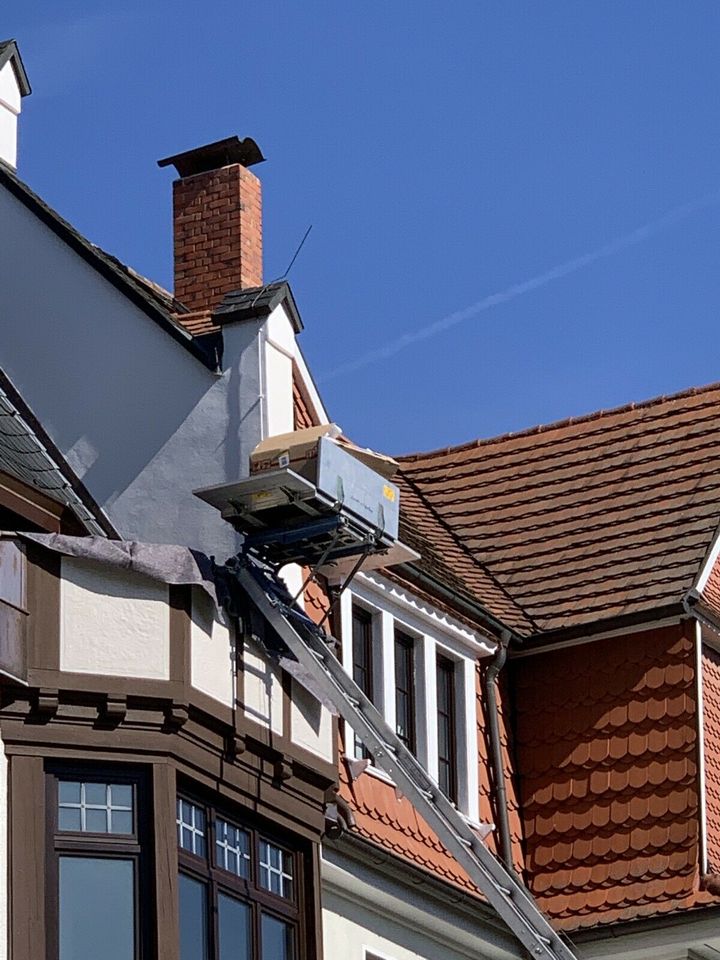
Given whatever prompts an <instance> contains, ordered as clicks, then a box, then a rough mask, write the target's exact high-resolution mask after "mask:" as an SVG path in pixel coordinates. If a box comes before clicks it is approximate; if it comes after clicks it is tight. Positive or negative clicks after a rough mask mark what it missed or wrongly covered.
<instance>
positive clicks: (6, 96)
mask: <svg viewBox="0 0 720 960" xmlns="http://www.w3.org/2000/svg"><path fill="white" fill-rule="evenodd" d="M29 93H30V84H29V82H28V78H27V74H26V73H25V67H23V62H22V60H21V59H20V51H19V50H18V48H17V44H16V43H15V41H14V40H0V160H2V161H4V162H5V163H8V164H10V166H11V167H16V166H17V125H18V117H19V116H20V109H21V103H22V98H23V97H27V96H28V94H29Z"/></svg>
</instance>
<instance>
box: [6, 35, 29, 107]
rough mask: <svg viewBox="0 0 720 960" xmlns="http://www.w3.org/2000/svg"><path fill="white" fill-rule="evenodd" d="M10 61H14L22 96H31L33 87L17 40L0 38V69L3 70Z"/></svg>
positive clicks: (13, 64) (16, 77)
mask: <svg viewBox="0 0 720 960" xmlns="http://www.w3.org/2000/svg"><path fill="white" fill-rule="evenodd" d="M8 61H10V62H11V63H12V66H13V70H14V71H15V79H16V80H17V85H18V89H19V91H20V96H21V97H27V96H29V95H30V94H31V93H32V88H31V86H30V81H29V80H28V75H27V73H25V67H24V66H23V62H22V58H21V56H20V51H19V50H18V45H17V41H15V40H0V70H2V68H3V67H4V66H5V64H6V63H7V62H8Z"/></svg>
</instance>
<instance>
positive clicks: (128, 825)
mask: <svg viewBox="0 0 720 960" xmlns="http://www.w3.org/2000/svg"><path fill="white" fill-rule="evenodd" d="M132 832H133V822H132V814H131V813H124V812H122V811H120V810H113V811H112V826H111V828H110V833H132Z"/></svg>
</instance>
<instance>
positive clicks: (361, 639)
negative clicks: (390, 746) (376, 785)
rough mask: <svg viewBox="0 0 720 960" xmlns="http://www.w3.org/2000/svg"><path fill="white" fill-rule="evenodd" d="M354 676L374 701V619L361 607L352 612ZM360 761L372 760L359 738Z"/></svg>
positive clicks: (357, 739)
mask: <svg viewBox="0 0 720 960" xmlns="http://www.w3.org/2000/svg"><path fill="white" fill-rule="evenodd" d="M352 661H353V665H352V676H353V680H354V681H355V683H356V684H357V685H358V686H359V687H360V689H361V690H362V692H363V693H364V694H365V696H367V697H369V698H370V700H372V699H373V649H372V617H371V616H370V614H369V613H367V612H366V611H365V610H363V609H361V608H360V607H353V611H352ZM353 752H354V754H355V757H357V758H358V759H368V760H369V759H371V757H370V754H369V752H368V750H367V749H366V748H365V746H364V745H363V743H362V741H361V740H360V738H359V737H357V736H356V737H355V742H354V750H353Z"/></svg>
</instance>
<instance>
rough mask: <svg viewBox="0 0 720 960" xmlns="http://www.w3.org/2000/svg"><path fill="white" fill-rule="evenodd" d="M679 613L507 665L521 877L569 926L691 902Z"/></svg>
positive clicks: (687, 652)
mask: <svg viewBox="0 0 720 960" xmlns="http://www.w3.org/2000/svg"><path fill="white" fill-rule="evenodd" d="M692 629H693V628H692V626H691V625H689V624H688V623H687V622H686V623H684V624H681V625H679V626H674V627H665V628H663V629H658V630H649V631H645V632H642V633H635V634H633V635H632V637H630V638H628V637H615V638H609V639H603V640H597V641H595V642H593V643H589V644H583V645H579V646H574V647H571V648H565V649H563V650H555V651H551V652H547V653H544V654H540V655H536V656H531V657H527V658H522V659H519V660H515V661H513V662H512V663H511V669H512V672H513V679H514V683H515V703H516V731H517V739H516V748H517V759H518V764H517V769H518V770H519V772H520V793H521V802H522V809H523V819H524V825H525V845H526V864H527V869H528V877H529V882H530V888H531V890H532V892H533V894H534V895H535V896H536V898H537V900H538V903H539V904H540V906H541V907H542V908H543V909H544V910H545V911H546V912H547V913H548V914H549V916H550V917H551V918H552V919H553V921H554V922H556V923H557V924H558V925H560V926H563V927H566V928H568V929H574V928H577V927H582V926H585V925H588V924H596V923H611V922H617V921H622V920H628V919H632V918H635V917H641V916H650V915H653V914H656V913H663V912H669V911H674V910H678V909H683V908H687V907H689V906H693V905H697V904H698V903H699V902H701V901H702V900H703V898H705V899H706V900H707V901H708V902H712V897H710V896H709V895H705V894H701V893H700V891H699V862H698V786H697V764H696V751H697V737H696V719H695V711H696V694H695V680H694V649H693V638H692Z"/></svg>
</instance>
